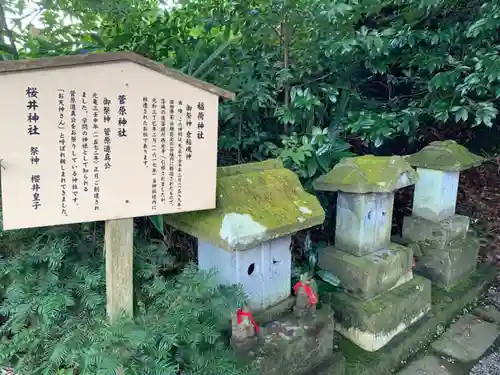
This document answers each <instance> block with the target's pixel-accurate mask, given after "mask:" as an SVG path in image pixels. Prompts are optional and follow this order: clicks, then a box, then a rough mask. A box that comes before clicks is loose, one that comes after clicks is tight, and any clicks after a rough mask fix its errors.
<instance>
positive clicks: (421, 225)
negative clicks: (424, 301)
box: [402, 140, 483, 289]
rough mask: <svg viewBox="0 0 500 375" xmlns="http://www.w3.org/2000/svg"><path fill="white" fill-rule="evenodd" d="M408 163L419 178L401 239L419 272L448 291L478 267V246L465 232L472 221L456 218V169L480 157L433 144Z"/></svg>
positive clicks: (448, 143) (462, 149)
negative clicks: (415, 259)
mask: <svg viewBox="0 0 500 375" xmlns="http://www.w3.org/2000/svg"><path fill="white" fill-rule="evenodd" d="M406 160H407V161H408V162H409V163H410V164H411V165H412V166H414V167H416V168H417V173H418V175H419V180H418V182H417V183H416V185H415V193H414V199H413V212H412V215H411V216H407V217H405V218H404V221H403V233H402V239H403V241H404V242H407V243H409V246H411V247H412V248H413V250H414V252H415V255H416V257H417V259H418V261H417V270H418V272H419V273H421V274H423V275H424V276H426V277H427V278H429V279H430V280H431V281H432V282H433V283H434V284H435V285H436V286H439V287H441V288H444V289H450V288H451V287H453V286H454V285H455V284H456V283H457V282H458V281H460V280H461V279H463V278H464V277H466V276H468V275H469V274H470V273H472V272H473V271H474V270H475V269H476V264H477V256H478V252H479V242H478V240H477V239H476V238H475V237H474V236H472V235H470V234H469V224H470V218H469V217H467V216H462V215H456V214H455V207H456V202H457V191H458V181H459V175H460V171H463V170H465V169H468V168H471V167H475V166H478V165H480V164H481V163H482V161H483V158H482V157H480V156H478V155H474V154H472V153H470V152H469V151H468V150H467V149H466V148H465V147H463V146H461V145H459V144H457V143H456V142H455V141H451V140H448V141H444V142H432V143H431V144H429V145H428V146H426V147H424V148H423V149H422V150H420V151H419V152H417V153H415V154H413V155H410V156H408V157H407V159H406Z"/></svg>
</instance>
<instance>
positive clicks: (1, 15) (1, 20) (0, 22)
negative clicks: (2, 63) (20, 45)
mask: <svg viewBox="0 0 500 375" xmlns="http://www.w3.org/2000/svg"><path fill="white" fill-rule="evenodd" d="M2 30H3V31H5V34H7V38H9V45H10V47H11V49H12V52H11V54H12V56H14V59H15V60H19V51H18V50H17V47H16V44H15V43H14V33H13V32H12V30H11V29H9V27H8V26H7V18H6V17H5V8H4V2H3V1H0V31H2Z"/></svg>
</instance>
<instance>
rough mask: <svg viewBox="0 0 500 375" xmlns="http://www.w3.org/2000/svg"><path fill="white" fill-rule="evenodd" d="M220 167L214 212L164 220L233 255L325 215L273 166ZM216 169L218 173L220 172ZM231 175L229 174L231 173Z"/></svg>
mask: <svg viewBox="0 0 500 375" xmlns="http://www.w3.org/2000/svg"><path fill="white" fill-rule="evenodd" d="M253 164H254V165H251V166H250V167H248V170H246V169H245V166H241V167H240V168H234V169H233V170H232V173H228V167H224V168H225V169H224V171H223V173H222V174H219V176H218V178H217V200H216V207H217V208H216V209H213V210H205V211H195V212H186V213H180V214H172V215H165V221H166V222H167V223H168V224H170V225H172V226H173V227H175V228H177V229H179V230H182V231H184V232H186V233H188V234H190V235H192V236H195V237H197V238H198V239H200V240H202V241H206V242H209V243H211V244H213V245H215V246H218V247H220V248H223V249H226V250H229V251H234V250H246V249H249V248H252V247H254V246H256V245H258V244H259V243H262V242H264V241H267V240H270V239H273V238H277V237H281V236H285V235H288V234H292V233H295V232H297V231H299V230H302V229H306V228H310V227H312V226H315V225H319V224H322V223H323V221H324V219H325V212H324V210H323V208H322V207H321V205H320V203H319V201H318V199H317V198H316V197H315V196H313V195H311V194H308V193H307V192H306V191H305V190H304V189H303V187H302V185H301V183H300V181H299V179H298V178H297V176H296V175H295V174H294V173H293V172H292V171H290V170H288V169H285V168H282V167H280V168H274V169H270V168H271V167H272V165H279V164H272V163H271V162H264V163H262V165H261V166H260V167H259V165H257V164H259V163H253ZM219 170H220V168H219ZM229 172H231V171H229Z"/></svg>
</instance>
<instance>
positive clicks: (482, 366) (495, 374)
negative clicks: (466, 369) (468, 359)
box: [470, 351, 500, 375]
mask: <svg viewBox="0 0 500 375" xmlns="http://www.w3.org/2000/svg"><path fill="white" fill-rule="evenodd" d="M470 375H500V352H498V351H497V352H494V353H491V354H490V355H489V356H487V357H484V358H483V359H482V360H481V361H479V362H478V363H476V365H475V366H474V367H473V368H472V370H471V372H470Z"/></svg>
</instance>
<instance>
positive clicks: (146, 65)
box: [0, 53, 233, 229]
mask: <svg viewBox="0 0 500 375" xmlns="http://www.w3.org/2000/svg"><path fill="white" fill-rule="evenodd" d="M0 83H1V87H2V90H1V92H0V101H1V103H2V121H1V122H0V134H1V136H0V159H2V166H3V168H1V173H2V178H1V184H2V210H3V226H4V229H18V228H31V227H40V226H49V225H58V224H69V223H78V222H90V221H101V220H113V219H120V218H130V217H138V216H148V215H158V214H168V213H174V212H183V211H194V210H203V209H211V208H214V207H215V186H216V164H217V119H218V98H219V96H223V97H226V98H233V94H231V93H228V92H226V91H224V90H221V89H218V88H217V87H215V86H211V85H208V84H206V83H204V82H201V81H198V80H195V79H193V78H190V77H187V76H185V75H182V74H180V73H178V72H176V71H173V70H170V69H168V68H166V67H165V66H163V65H160V64H156V63H154V62H152V61H150V60H148V59H145V58H142V57H140V56H138V55H135V54H133V53H100V54H90V55H79V56H66V57H58V58H50V59H41V60H24V61H16V62H4V63H0Z"/></svg>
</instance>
